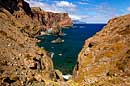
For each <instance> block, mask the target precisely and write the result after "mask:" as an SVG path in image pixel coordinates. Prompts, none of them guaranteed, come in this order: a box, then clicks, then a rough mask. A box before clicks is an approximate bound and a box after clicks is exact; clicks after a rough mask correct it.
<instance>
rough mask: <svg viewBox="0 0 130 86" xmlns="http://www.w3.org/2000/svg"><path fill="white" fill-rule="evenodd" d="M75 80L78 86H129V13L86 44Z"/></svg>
mask: <svg viewBox="0 0 130 86" xmlns="http://www.w3.org/2000/svg"><path fill="white" fill-rule="evenodd" d="M73 78H74V80H75V81H76V82H78V83H80V85H79V86H130V14H129V15H125V16H121V17H117V18H113V19H111V20H110V21H109V22H108V24H107V25H106V26H105V27H104V28H103V29H102V30H101V31H100V32H98V33H96V35H94V36H93V37H91V38H89V39H87V40H86V41H85V44H84V46H83V49H82V50H81V52H80V53H79V56H78V60H77V65H76V66H75V69H74V73H73Z"/></svg>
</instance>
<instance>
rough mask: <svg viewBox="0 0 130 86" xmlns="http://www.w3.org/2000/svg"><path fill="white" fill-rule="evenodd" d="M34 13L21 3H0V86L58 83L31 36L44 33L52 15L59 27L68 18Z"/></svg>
mask: <svg viewBox="0 0 130 86" xmlns="http://www.w3.org/2000/svg"><path fill="white" fill-rule="evenodd" d="M32 10H33V11H32ZM37 11H38V10H37ZM37 11H35V10H34V9H32V8H30V7H29V5H28V3H26V2H24V0H0V86H44V85H45V84H46V83H47V81H52V82H54V81H57V80H58V79H59V77H58V75H57V74H56V72H55V71H54V69H53V62H52V59H51V58H50V55H49V54H48V52H46V51H45V50H44V49H41V48H39V47H37V46H36V43H37V42H38V40H37V39H35V38H32V36H33V35H36V34H37V32H38V31H41V30H43V29H45V30H46V29H47V28H46V26H47V24H49V23H50V22H49V21H53V23H54V22H55V19H54V20H53V17H55V16H56V15H58V16H57V17H56V19H57V18H58V19H59V22H60V23H61V22H62V21H64V19H65V21H67V20H66V19H68V17H67V16H68V14H55V13H50V12H44V11H42V10H40V11H38V12H37ZM40 12H41V14H40ZM44 14H45V15H46V16H47V17H49V16H50V15H51V16H53V17H52V18H51V19H52V20H49V19H50V18H47V17H46V16H43V15H44ZM65 16H66V17H67V18H66V17H65ZM44 17H45V18H44ZM63 17H65V18H63ZM46 18H47V19H46ZM44 20H46V22H48V23H46V22H45V21H44ZM62 24H63V26H64V25H68V24H66V23H62ZM62 24H61V25H62ZM49 27H51V25H49ZM47 86H53V83H52V84H48V85H47ZM62 86H63V85H62Z"/></svg>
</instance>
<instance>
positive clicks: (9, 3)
mask: <svg viewBox="0 0 130 86" xmlns="http://www.w3.org/2000/svg"><path fill="white" fill-rule="evenodd" d="M3 7H4V8H5V9H6V10H8V11H9V12H10V13H11V14H13V13H14V11H20V8H22V9H23V10H24V12H25V13H26V14H27V15H29V16H31V17H32V18H33V16H34V15H33V12H32V10H31V8H30V6H29V4H28V3H27V2H25V1H24V0H0V8H3Z"/></svg>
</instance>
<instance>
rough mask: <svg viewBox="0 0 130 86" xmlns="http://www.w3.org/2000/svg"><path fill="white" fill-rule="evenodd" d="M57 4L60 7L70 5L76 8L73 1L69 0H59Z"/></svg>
mask: <svg viewBox="0 0 130 86" xmlns="http://www.w3.org/2000/svg"><path fill="white" fill-rule="evenodd" d="M56 5H57V6H59V7H70V8H75V7H76V5H75V4H73V3H71V2H68V1H59V2H57V3H56Z"/></svg>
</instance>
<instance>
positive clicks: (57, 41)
mask: <svg viewBox="0 0 130 86" xmlns="http://www.w3.org/2000/svg"><path fill="white" fill-rule="evenodd" d="M63 42H64V40H62V39H61V38H59V37H58V38H57V39H55V40H52V41H51V43H63Z"/></svg>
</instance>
